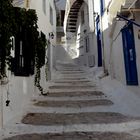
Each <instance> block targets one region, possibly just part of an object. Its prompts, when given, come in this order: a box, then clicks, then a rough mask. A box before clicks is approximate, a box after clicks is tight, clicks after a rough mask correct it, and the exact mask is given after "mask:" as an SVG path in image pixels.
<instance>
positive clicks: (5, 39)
mask: <svg viewBox="0 0 140 140" xmlns="http://www.w3.org/2000/svg"><path fill="white" fill-rule="evenodd" d="M11 2H12V0H1V1H0V79H2V78H4V77H6V63H7V62H8V61H9V59H10V57H9V56H10V50H11V45H10V37H11V36H12V32H13V28H12V27H13V25H14V23H15V19H14V18H13V17H14V11H13V6H12V4H11Z"/></svg>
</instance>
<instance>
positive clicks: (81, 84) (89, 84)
mask: <svg viewBox="0 0 140 140" xmlns="http://www.w3.org/2000/svg"><path fill="white" fill-rule="evenodd" d="M60 85H62V86H92V85H94V86H95V84H92V83H87V82H86V83H84V82H82V83H78V82H70V83H68V82H65V83H64V82H63V83H53V86H60Z"/></svg>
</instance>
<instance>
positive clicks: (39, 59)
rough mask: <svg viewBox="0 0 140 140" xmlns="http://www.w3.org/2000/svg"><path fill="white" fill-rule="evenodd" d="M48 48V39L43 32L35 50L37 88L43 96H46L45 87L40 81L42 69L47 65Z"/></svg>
mask: <svg viewBox="0 0 140 140" xmlns="http://www.w3.org/2000/svg"><path fill="white" fill-rule="evenodd" d="M46 46H47V40H46V37H45V35H44V34H43V33H42V32H41V34H40V36H39V37H38V41H37V45H36V49H35V69H36V70H35V72H36V74H35V86H37V87H38V89H39V90H40V92H41V94H44V92H43V87H42V86H41V84H40V79H41V68H42V67H43V66H44V65H45V56H46ZM46 65H47V64H46Z"/></svg>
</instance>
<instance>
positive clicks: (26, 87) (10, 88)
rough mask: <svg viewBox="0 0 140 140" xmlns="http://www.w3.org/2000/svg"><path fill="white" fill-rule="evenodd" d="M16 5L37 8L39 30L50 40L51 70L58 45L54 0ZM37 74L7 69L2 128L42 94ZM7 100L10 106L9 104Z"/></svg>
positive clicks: (19, 0) (1, 90)
mask: <svg viewBox="0 0 140 140" xmlns="http://www.w3.org/2000/svg"><path fill="white" fill-rule="evenodd" d="M13 6H14V7H21V8H25V9H27V10H28V9H33V10H36V13H37V17H38V23H37V25H38V31H39V32H42V33H43V35H45V36H46V39H47V40H48V41H49V45H48V49H47V53H48V58H49V60H48V61H49V70H48V71H49V72H48V75H49V77H51V76H50V75H51V70H52V65H53V47H52V46H54V45H56V6H55V2H54V1H53V0H39V1H38V0H37V1H34V0H14V1H13ZM45 75H46V74H45V66H44V67H42V69H41V81H40V84H41V86H42V87H43V88H44V89H45V88H46V83H47V81H46V78H45V77H46V76H45ZM34 79H35V75H29V76H20V75H18V76H15V74H13V73H11V72H10V71H7V78H6V79H4V81H0V83H1V84H0V94H1V95H0V100H1V102H0V128H2V127H3V126H4V125H5V124H7V123H8V122H9V121H10V120H11V119H12V118H14V117H15V116H18V115H19V114H22V112H23V110H24V108H25V107H26V106H27V105H28V103H29V101H30V100H31V98H32V97H33V96H36V95H38V94H40V91H39V90H38V88H37V87H35V86H34V83H35V80H34ZM7 101H8V102H9V103H8V106H7Z"/></svg>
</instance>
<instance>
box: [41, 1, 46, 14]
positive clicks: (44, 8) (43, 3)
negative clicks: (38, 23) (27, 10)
mask: <svg viewBox="0 0 140 140" xmlns="http://www.w3.org/2000/svg"><path fill="white" fill-rule="evenodd" d="M42 8H43V12H44V14H45V15H46V0H43V1H42Z"/></svg>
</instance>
